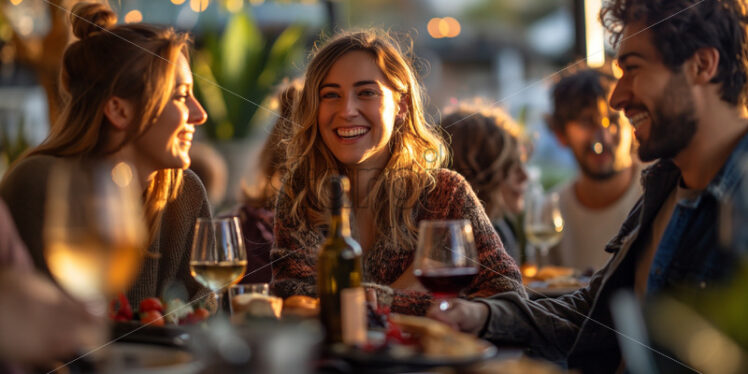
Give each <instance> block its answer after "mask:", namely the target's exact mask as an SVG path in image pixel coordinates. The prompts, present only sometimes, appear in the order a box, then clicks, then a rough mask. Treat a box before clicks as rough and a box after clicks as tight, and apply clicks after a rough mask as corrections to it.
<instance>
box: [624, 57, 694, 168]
mask: <svg viewBox="0 0 748 374" xmlns="http://www.w3.org/2000/svg"><path fill="white" fill-rule="evenodd" d="M688 88H689V87H688V84H687V82H686V76H685V75H684V74H683V72H679V73H677V74H675V75H673V76H672V77H671V78H670V80H669V81H668V83H667V84H666V85H665V89H664V90H663V94H662V97H661V98H660V100H659V101H658V102H657V104H656V105H655V108H654V112H653V113H650V126H649V139H647V140H646V141H643V142H640V144H639V151H638V153H639V159H641V160H642V161H644V162H649V161H653V160H656V159H658V158H666V159H667V158H673V157H675V156H676V155H677V154H678V153H680V151H682V150H683V149H684V148H686V147H687V146H688V144H689V143H690V142H691V139H692V138H693V135H694V134H695V133H696V128H697V121H696V113H695V110H694V104H693V96H692V95H691V93H690V91H688Z"/></svg>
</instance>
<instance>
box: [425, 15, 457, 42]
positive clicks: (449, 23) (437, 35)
mask: <svg viewBox="0 0 748 374" xmlns="http://www.w3.org/2000/svg"><path fill="white" fill-rule="evenodd" d="M426 29H427V31H428V33H429V35H430V36H431V37H432V38H434V39H441V38H454V37H456V36H457V35H460V31H461V30H462V27H461V26H460V22H459V21H457V20H456V19H454V18H453V17H444V18H438V17H436V18H432V19H430V20H429V22H428V24H427V25H426Z"/></svg>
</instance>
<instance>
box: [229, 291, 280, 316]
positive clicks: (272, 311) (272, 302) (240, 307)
mask: <svg viewBox="0 0 748 374" xmlns="http://www.w3.org/2000/svg"><path fill="white" fill-rule="evenodd" d="M231 308H232V311H233V312H234V314H248V315H250V316H254V317H274V318H280V314H281V309H282V308H283V299H281V298H280V297H276V296H267V295H262V294H256V293H247V294H239V295H234V296H233V297H232V298H231Z"/></svg>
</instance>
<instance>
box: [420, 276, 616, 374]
mask: <svg viewBox="0 0 748 374" xmlns="http://www.w3.org/2000/svg"><path fill="white" fill-rule="evenodd" d="M603 274H605V269H603V270H601V271H599V272H597V273H596V274H595V275H594V276H593V277H592V279H591V281H590V284H589V285H588V286H587V287H585V288H582V289H580V290H577V291H576V292H574V293H572V294H570V295H566V296H563V297H560V298H556V299H553V298H545V299H538V300H534V301H533V300H529V299H528V298H526V297H524V296H522V295H519V294H518V293H516V292H505V293H501V294H498V295H495V296H493V297H491V298H486V299H476V300H475V301H467V300H455V303H454V307H453V308H452V309H450V310H448V311H447V312H442V311H440V310H439V309H438V308H436V307H432V308H430V309H429V312H428V316H429V317H431V318H434V319H437V320H440V321H443V322H445V323H447V324H449V325H451V326H453V327H455V328H457V329H459V330H462V331H465V332H469V333H473V334H476V335H478V336H480V337H481V338H483V339H486V340H489V341H491V342H493V343H495V344H499V345H519V346H524V347H528V348H530V349H531V350H532V351H533V352H534V353H537V354H538V355H541V356H543V357H545V358H546V359H549V360H554V361H555V360H560V359H563V358H565V357H566V355H567V354H568V352H569V351H570V350H571V348H572V346H573V344H574V341H575V339H576V337H577V335H578V333H579V329H580V327H581V325H582V323H583V322H584V321H585V320H586V319H587V314H588V313H589V311H590V309H591V306H592V301H593V300H594V297H595V295H596V294H597V291H598V290H599V288H600V286H601V284H602V279H603Z"/></svg>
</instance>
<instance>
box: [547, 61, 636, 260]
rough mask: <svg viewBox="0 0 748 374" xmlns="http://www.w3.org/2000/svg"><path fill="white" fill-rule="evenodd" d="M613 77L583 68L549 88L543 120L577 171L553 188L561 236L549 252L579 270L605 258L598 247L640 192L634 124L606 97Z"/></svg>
mask: <svg viewBox="0 0 748 374" xmlns="http://www.w3.org/2000/svg"><path fill="white" fill-rule="evenodd" d="M614 83H615V78H614V77H613V76H610V75H606V74H604V73H602V72H599V71H597V70H593V69H584V70H580V71H577V72H575V73H573V74H570V75H568V76H565V77H563V78H562V79H561V80H560V81H559V82H558V83H556V85H555V86H554V87H553V89H552V98H551V99H552V102H553V113H552V114H551V115H550V116H549V118H548V126H549V127H550V129H551V130H552V131H553V133H554V134H555V135H556V138H557V139H558V141H559V142H560V143H561V144H562V145H564V146H565V147H568V148H569V150H571V152H572V153H573V154H574V158H575V159H576V161H577V165H578V167H579V174H578V176H577V177H576V178H574V179H573V180H571V181H569V182H568V183H565V184H563V185H562V186H561V187H559V188H558V192H559V197H560V200H559V205H560V209H561V214H562V215H563V217H564V222H565V224H564V236H563V238H562V239H561V243H560V244H559V245H558V246H557V247H556V248H554V249H553V251H552V253H551V256H552V259H553V261H554V262H555V263H556V264H558V265H562V266H568V267H573V268H576V269H580V270H583V271H590V272H592V271H594V270H598V269H600V268H602V267H603V266H604V265H605V264H606V263H607V262H608V260H609V259H610V253H608V252H606V251H604V250H603V248H605V244H606V243H607V242H608V241H609V240H610V239H612V238H613V236H615V234H616V233H617V232H618V228H619V227H620V226H621V223H623V220H624V219H626V216H627V215H628V212H629V210H631V208H632V207H633V206H634V203H636V200H637V199H639V196H641V193H642V189H641V184H640V183H639V173H640V170H639V167H638V162H637V159H636V158H635V156H633V155H632V145H633V129H632V128H631V125H630V124H629V122H628V120H627V119H626V118H624V117H623V116H621V115H620V113H619V112H618V111H617V110H615V109H612V108H610V106H608V103H607V98H608V96H609V94H610V91H611V89H612V86H613V84H614Z"/></svg>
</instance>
